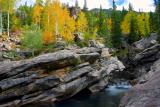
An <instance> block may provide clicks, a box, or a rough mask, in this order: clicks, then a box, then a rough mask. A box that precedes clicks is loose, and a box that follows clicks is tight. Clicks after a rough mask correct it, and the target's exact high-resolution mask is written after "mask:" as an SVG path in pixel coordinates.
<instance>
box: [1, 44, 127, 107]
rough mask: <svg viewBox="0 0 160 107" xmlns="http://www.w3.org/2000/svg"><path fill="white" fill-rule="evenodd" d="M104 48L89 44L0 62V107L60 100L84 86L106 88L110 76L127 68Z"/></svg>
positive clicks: (70, 95) (98, 89)
mask: <svg viewBox="0 0 160 107" xmlns="http://www.w3.org/2000/svg"><path fill="white" fill-rule="evenodd" d="M102 51H106V49H99V48H94V47H90V48H87V47H86V48H82V49H74V50H61V51H57V52H55V53H48V54H44V55H40V56H37V57H35V58H32V59H27V60H21V61H5V62H0V107H13V106H22V105H26V104H33V103H34V104H35V103H43V102H55V101H61V100H65V99H67V98H70V97H72V96H74V95H76V94H77V93H79V92H80V91H82V90H84V89H88V90H90V91H91V92H97V91H100V90H102V89H104V88H105V87H106V85H107V84H108V80H109V78H110V77H111V76H110V75H111V74H113V73H115V72H118V71H123V69H124V68H125V67H124V65H123V64H122V63H121V62H120V61H119V60H118V59H117V58H116V57H110V56H108V55H105V53H107V54H108V52H102ZM101 53H103V54H102V56H101ZM106 56H107V57H106Z"/></svg>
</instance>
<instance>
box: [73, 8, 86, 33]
mask: <svg viewBox="0 0 160 107" xmlns="http://www.w3.org/2000/svg"><path fill="white" fill-rule="evenodd" d="M87 28H88V21H87V18H86V16H85V14H84V13H83V12H82V11H81V12H80V13H79V15H78V20H77V21H76V30H77V32H85V31H86V30H87Z"/></svg>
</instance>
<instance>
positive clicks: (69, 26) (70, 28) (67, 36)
mask: <svg viewBox="0 0 160 107" xmlns="http://www.w3.org/2000/svg"><path fill="white" fill-rule="evenodd" d="M63 13H64V14H63V18H64V19H63V21H64V22H63V27H62V28H63V30H62V32H61V35H62V37H63V39H64V40H66V41H73V38H74V37H73V32H74V31H75V20H74V19H73V18H72V17H70V16H69V12H68V10H67V9H66V8H64V11H63Z"/></svg>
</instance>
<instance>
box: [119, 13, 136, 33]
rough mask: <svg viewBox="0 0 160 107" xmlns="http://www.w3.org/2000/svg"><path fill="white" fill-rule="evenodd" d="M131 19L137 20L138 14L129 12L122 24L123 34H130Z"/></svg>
mask: <svg viewBox="0 0 160 107" xmlns="http://www.w3.org/2000/svg"><path fill="white" fill-rule="evenodd" d="M131 18H135V19H136V14H135V12H133V11H130V12H128V13H127V15H126V16H125V17H124V19H123V21H122V22H121V29H122V33H123V34H129V33H130V23H131Z"/></svg>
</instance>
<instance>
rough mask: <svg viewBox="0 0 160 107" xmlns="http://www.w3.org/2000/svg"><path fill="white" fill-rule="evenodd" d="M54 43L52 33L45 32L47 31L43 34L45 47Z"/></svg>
mask: <svg viewBox="0 0 160 107" xmlns="http://www.w3.org/2000/svg"><path fill="white" fill-rule="evenodd" d="M54 41H55V38H54V36H53V34H52V32H50V31H47V30H46V31H44V32H43V43H44V44H45V45H48V44H51V43H53V42H54Z"/></svg>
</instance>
